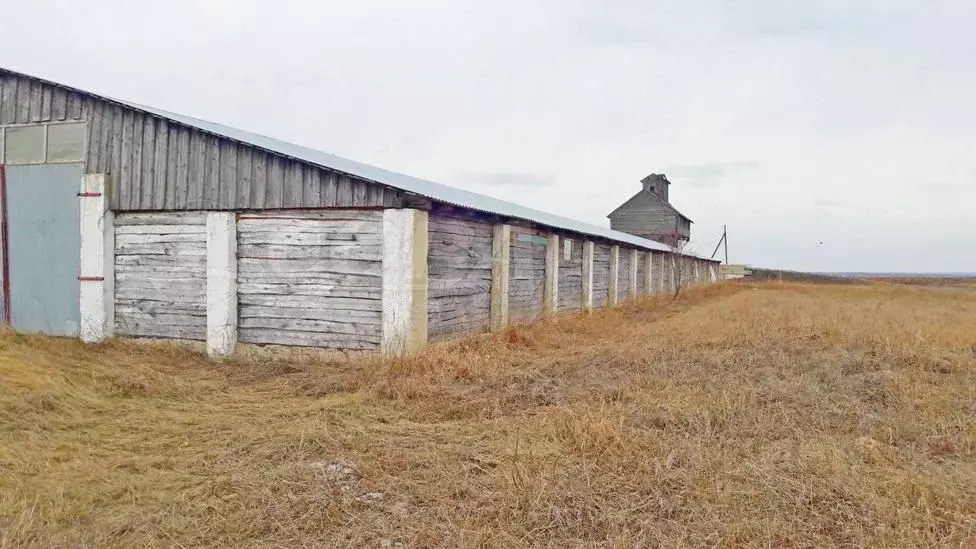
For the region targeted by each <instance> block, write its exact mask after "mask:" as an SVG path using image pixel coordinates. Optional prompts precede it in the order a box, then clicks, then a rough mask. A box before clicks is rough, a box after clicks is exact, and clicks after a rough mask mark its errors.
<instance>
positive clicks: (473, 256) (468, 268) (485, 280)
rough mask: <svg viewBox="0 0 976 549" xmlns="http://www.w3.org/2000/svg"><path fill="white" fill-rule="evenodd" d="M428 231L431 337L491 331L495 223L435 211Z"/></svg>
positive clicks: (428, 298)
mask: <svg viewBox="0 0 976 549" xmlns="http://www.w3.org/2000/svg"><path fill="white" fill-rule="evenodd" d="M427 230H428V236H429V239H428V251H427V282H428V290H427V338H428V340H429V341H440V340H443V339H447V338H449V337H451V336H453V335H457V334H462V333H476V332H486V331H488V322H489V309H490V304H491V239H492V230H493V226H492V225H491V224H490V223H482V222H478V221H471V220H466V219H461V218H456V217H450V216H447V215H443V214H436V213H432V214H431V215H430V217H429V218H428V228H427Z"/></svg>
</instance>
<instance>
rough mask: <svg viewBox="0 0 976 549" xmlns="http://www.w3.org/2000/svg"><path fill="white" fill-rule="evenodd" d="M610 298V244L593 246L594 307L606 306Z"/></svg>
mask: <svg viewBox="0 0 976 549" xmlns="http://www.w3.org/2000/svg"><path fill="white" fill-rule="evenodd" d="M609 299H610V245H609V244H603V243H601V242H597V243H596V245H595V246H593V308H598V307H606V306H607V302H608V301H609Z"/></svg>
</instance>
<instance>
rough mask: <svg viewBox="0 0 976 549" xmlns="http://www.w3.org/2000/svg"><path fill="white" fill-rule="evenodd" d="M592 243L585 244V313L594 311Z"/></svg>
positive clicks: (586, 242) (583, 307)
mask: <svg viewBox="0 0 976 549" xmlns="http://www.w3.org/2000/svg"><path fill="white" fill-rule="evenodd" d="M594 248H595V246H594V244H593V242H592V241H589V240H587V241H585V242H583V306H582V309H583V312H585V313H588V312H590V311H592V310H593V250H594Z"/></svg>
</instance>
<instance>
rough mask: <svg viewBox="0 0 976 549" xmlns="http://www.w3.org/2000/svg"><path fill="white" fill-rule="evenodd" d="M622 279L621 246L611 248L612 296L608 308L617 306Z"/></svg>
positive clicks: (608, 299)
mask: <svg viewBox="0 0 976 549" xmlns="http://www.w3.org/2000/svg"><path fill="white" fill-rule="evenodd" d="M619 279H620V246H617V245H616V244H615V245H613V246H610V283H609V286H610V290H609V293H610V295H608V296H607V307H613V306H615V305H616V304H617V284H618V283H619Z"/></svg>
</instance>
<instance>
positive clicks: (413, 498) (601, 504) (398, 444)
mask: <svg viewBox="0 0 976 549" xmlns="http://www.w3.org/2000/svg"><path fill="white" fill-rule="evenodd" d="M0 381H2V383H0V546H3V547H22V546H32V547H146V546H159V547H201V546H204V547H235V548H239V547H377V548H378V547H400V546H403V547H444V548H447V547H451V548H454V547H648V546H668V547H709V546H718V547H729V546H755V547H760V546H762V547H770V546H772V547H791V546H805V547H810V546H844V547H856V546H870V547H884V546H889V547H918V546H929V547H976V293H974V292H972V291H967V290H952V289H944V288H940V289H928V288H918V287H911V286H905V285H893V284H870V285H864V286H813V285H788V284H787V285H783V284H775V283H769V284H761V285H750V284H724V285H718V286H714V287H707V288H699V289H696V290H694V291H691V292H688V293H687V294H685V295H684V296H683V297H681V298H680V299H679V300H677V301H674V302H672V301H666V300H656V299H651V300H647V301H645V302H643V303H640V304H636V305H633V306H628V307H623V308H621V309H618V310H614V311H602V312H599V313H597V314H594V315H593V316H592V317H591V318H588V319H582V318H563V319H560V320H558V321H555V322H544V323H540V324H537V325H533V326H527V327H521V328H515V329H511V330H509V331H506V332H503V333H499V334H495V335H491V336H483V337H475V338H471V339H467V340H463V341H458V342H454V343H449V344H445V345H440V346H435V347H432V348H430V349H429V350H428V351H427V352H425V353H423V354H422V355H420V356H417V357H413V358H410V359H405V360H398V361H392V362H390V361H383V360H379V359H376V358H359V359H356V358H350V359H348V360H347V361H344V362H343V361H331V362H328V361H324V360H322V359H312V358H309V359H305V360H301V359H297V358H290V359H287V360H286V359H281V360H279V361H277V362H274V361H270V360H269V359H268V358H267V355H264V356H263V357H262V358H251V359H241V360H238V361H235V362H229V363H222V364H214V363H210V362H208V361H206V360H205V359H203V358H201V357H200V356H199V355H198V354H197V353H195V352H194V351H191V350H187V349H180V348H175V347H173V346H157V345H147V344H144V343H143V344H135V343H132V342H128V343H126V342H113V343H110V344H107V345H104V346H100V347H94V348H89V347H85V346H83V345H81V344H80V343H78V342H75V341H68V340H52V339H45V338H39V337H23V336H14V335H5V336H0Z"/></svg>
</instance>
